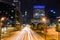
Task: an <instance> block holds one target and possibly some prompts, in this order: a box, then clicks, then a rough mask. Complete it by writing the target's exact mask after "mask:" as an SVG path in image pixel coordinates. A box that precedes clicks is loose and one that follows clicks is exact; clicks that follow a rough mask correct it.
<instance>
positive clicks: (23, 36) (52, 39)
mask: <svg viewBox="0 0 60 40" xmlns="http://www.w3.org/2000/svg"><path fill="white" fill-rule="evenodd" d="M11 34H13V35H11V36H10V37H6V38H3V39H1V40H17V39H18V40H28V34H29V37H30V40H58V32H56V31H55V28H54V27H53V28H50V29H48V32H47V34H46V36H45V34H44V33H39V35H38V34H36V33H35V32H33V31H30V33H28V32H22V31H16V32H14V33H11ZM38 37H40V38H38ZM45 37H46V38H45ZM37 38H38V39H37Z"/></svg>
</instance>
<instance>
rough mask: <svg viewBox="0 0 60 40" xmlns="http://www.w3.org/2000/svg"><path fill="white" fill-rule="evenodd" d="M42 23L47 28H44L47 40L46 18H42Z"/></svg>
mask: <svg viewBox="0 0 60 40" xmlns="http://www.w3.org/2000/svg"><path fill="white" fill-rule="evenodd" d="M42 22H43V23H44V24H45V26H44V33H45V40H46V34H47V27H46V23H47V19H46V17H43V18H42Z"/></svg>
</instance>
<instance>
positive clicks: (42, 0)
mask: <svg viewBox="0 0 60 40" xmlns="http://www.w3.org/2000/svg"><path fill="white" fill-rule="evenodd" d="M20 1H21V8H22V10H27V11H28V10H29V11H31V12H32V9H33V5H45V6H46V10H47V12H49V10H50V9H54V10H55V11H56V16H60V1H59V0H20ZM30 14H31V13H30Z"/></svg>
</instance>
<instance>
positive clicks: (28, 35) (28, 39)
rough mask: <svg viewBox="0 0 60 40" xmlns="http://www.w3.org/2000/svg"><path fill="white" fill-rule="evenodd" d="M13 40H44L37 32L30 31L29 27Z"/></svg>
mask: <svg viewBox="0 0 60 40" xmlns="http://www.w3.org/2000/svg"><path fill="white" fill-rule="evenodd" d="M12 40H44V39H43V38H42V37H41V36H39V35H38V34H37V33H36V32H34V31H33V30H31V29H30V26H29V25H27V26H26V27H25V28H23V29H22V30H21V31H20V33H18V34H17V35H16V36H14V38H13V39H12Z"/></svg>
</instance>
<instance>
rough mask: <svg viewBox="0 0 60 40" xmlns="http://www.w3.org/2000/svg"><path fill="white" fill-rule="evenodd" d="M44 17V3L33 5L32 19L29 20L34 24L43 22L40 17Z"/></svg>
mask: <svg viewBox="0 0 60 40" xmlns="http://www.w3.org/2000/svg"><path fill="white" fill-rule="evenodd" d="M44 17H45V6H44V5H35V6H33V19H32V20H31V22H32V23H35V24H37V23H43V20H42V18H44ZM44 20H45V19H44Z"/></svg>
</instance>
